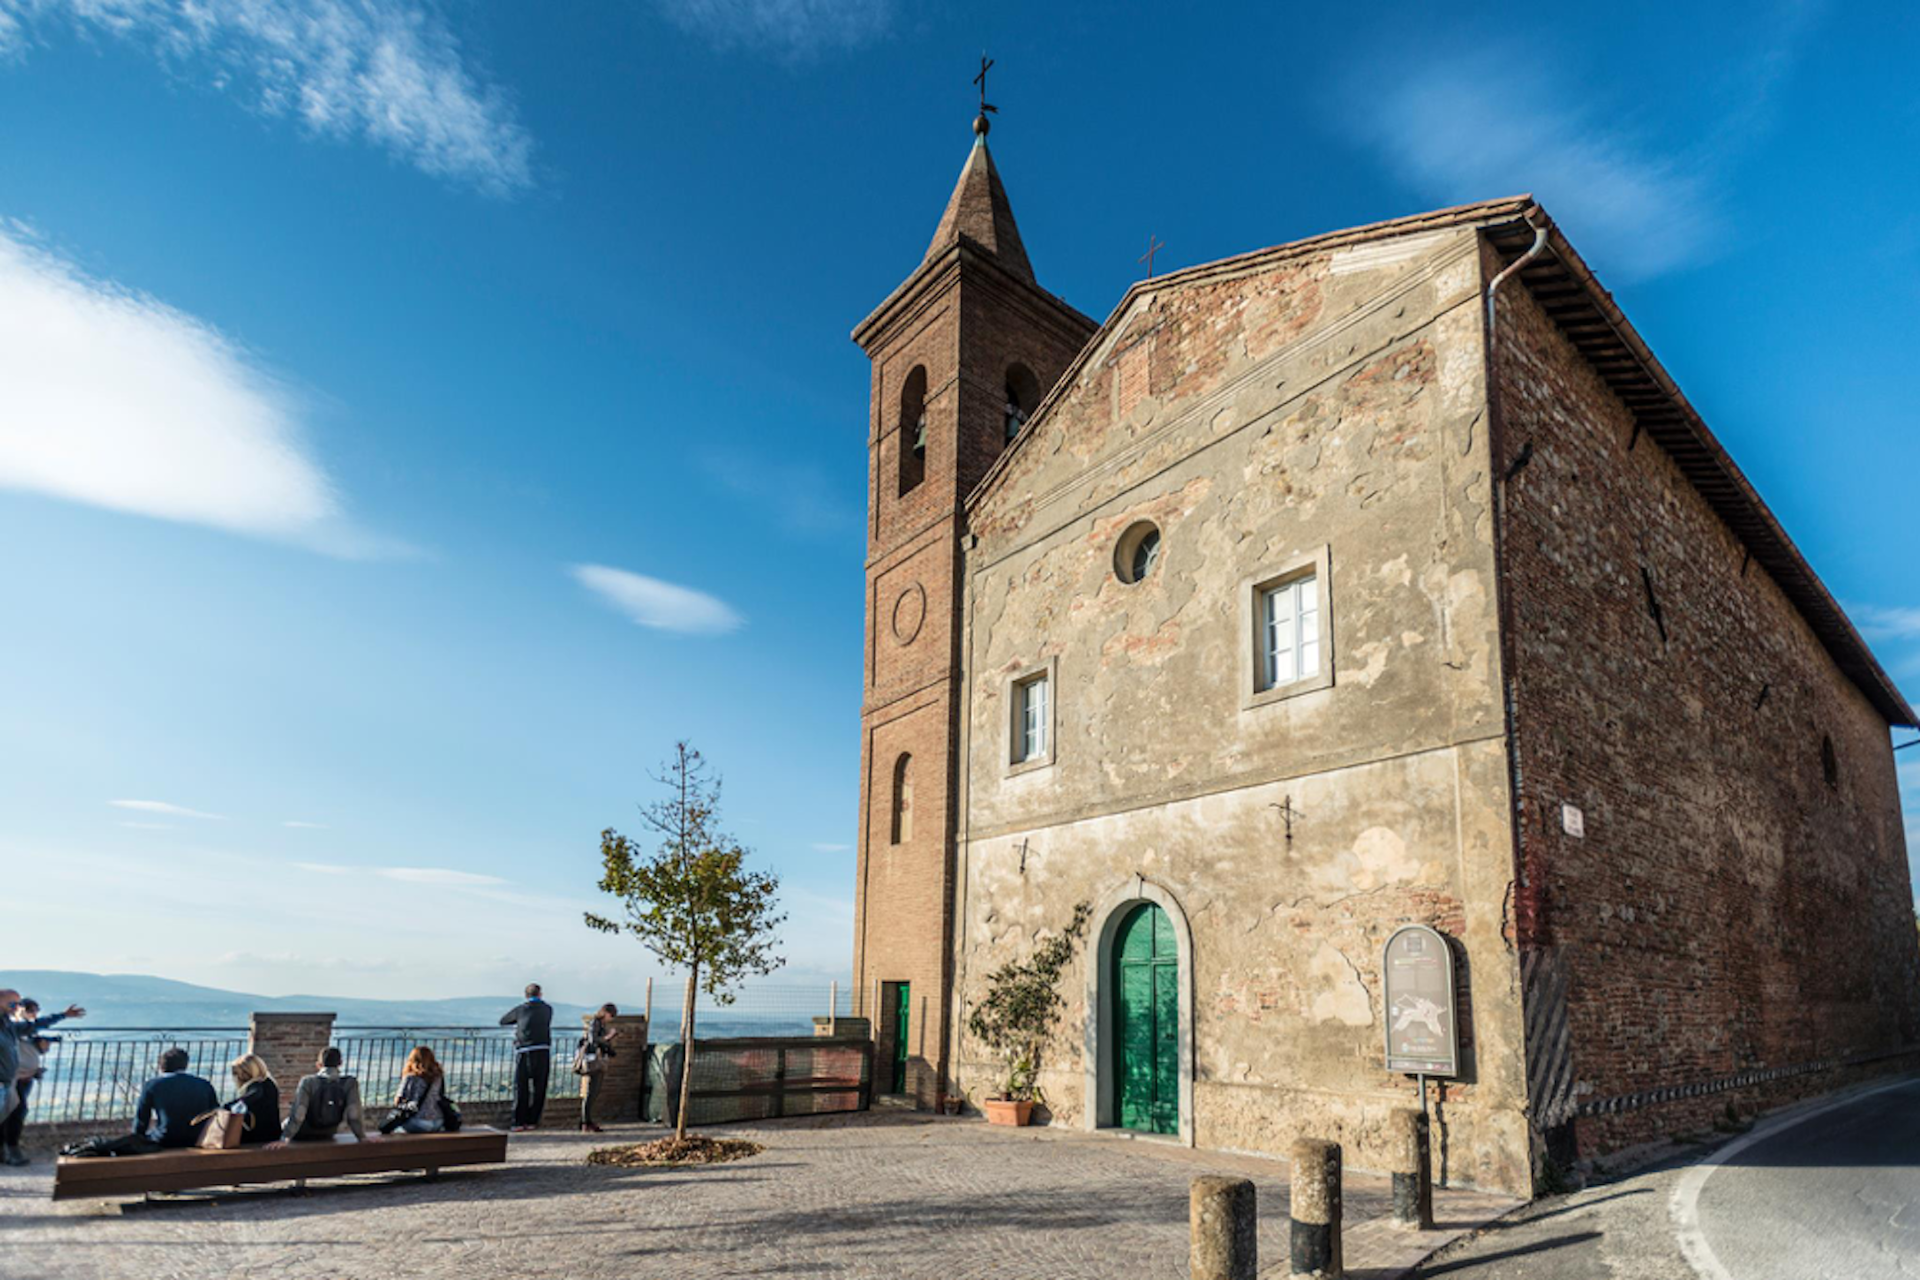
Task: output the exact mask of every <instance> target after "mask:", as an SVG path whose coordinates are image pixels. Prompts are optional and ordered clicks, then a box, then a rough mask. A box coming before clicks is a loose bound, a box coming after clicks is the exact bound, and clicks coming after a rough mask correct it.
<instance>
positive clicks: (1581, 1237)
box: [1413, 1231, 1602, 1280]
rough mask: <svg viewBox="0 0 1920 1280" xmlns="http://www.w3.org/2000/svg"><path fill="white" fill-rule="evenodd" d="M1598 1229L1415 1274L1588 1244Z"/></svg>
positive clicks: (1424, 1268)
mask: <svg viewBox="0 0 1920 1280" xmlns="http://www.w3.org/2000/svg"><path fill="white" fill-rule="evenodd" d="M1601 1234H1602V1233H1601V1232H1598V1231H1576V1232H1574V1233H1573V1234H1572V1235H1564V1236H1554V1237H1553V1238H1552V1239H1550V1240H1539V1241H1536V1242H1534V1243H1533V1244H1528V1245H1521V1246H1520V1247H1519V1248H1516V1249H1502V1250H1500V1251H1499V1252H1498V1253H1481V1254H1475V1255H1474V1256H1473V1257H1471V1258H1460V1259H1458V1260H1456V1261H1453V1262H1442V1263H1439V1264H1437V1265H1433V1266H1421V1267H1417V1268H1415V1269H1414V1272H1413V1274H1414V1275H1415V1276H1416V1277H1421V1278H1422V1280H1424V1278H1425V1277H1427V1276H1443V1275H1446V1274H1447V1273H1448V1272H1450V1271H1464V1270H1466V1269H1467V1268H1468V1267H1484V1266H1486V1265H1487V1264H1488V1263H1489V1262H1504V1261H1506V1260H1508V1259H1510V1258H1524V1257H1527V1256H1528V1255H1530V1254H1535V1253H1544V1252H1546V1251H1547V1250H1548V1249H1564V1248H1566V1247H1567V1246H1569V1245H1576V1244H1586V1243H1588V1242H1589V1241H1592V1240H1598V1239H1599V1238H1600V1236H1601Z"/></svg>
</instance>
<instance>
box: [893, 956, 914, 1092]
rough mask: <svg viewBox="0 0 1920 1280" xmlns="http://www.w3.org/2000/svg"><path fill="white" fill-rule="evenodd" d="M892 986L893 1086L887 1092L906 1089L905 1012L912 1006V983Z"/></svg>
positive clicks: (904, 1090)
mask: <svg viewBox="0 0 1920 1280" xmlns="http://www.w3.org/2000/svg"><path fill="white" fill-rule="evenodd" d="M887 985H888V986H890V987H892V988H893V1087H892V1088H890V1089H889V1090H888V1092H889V1093H905V1092H906V1091H907V1012H908V1011H909V1010H910V1009H912V1008H913V984H912V983H910V982H890V983H888V984H887Z"/></svg>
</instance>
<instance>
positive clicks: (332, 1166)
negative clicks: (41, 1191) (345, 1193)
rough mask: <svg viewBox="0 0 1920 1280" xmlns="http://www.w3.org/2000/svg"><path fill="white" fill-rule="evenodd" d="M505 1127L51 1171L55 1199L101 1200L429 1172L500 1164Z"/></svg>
mask: <svg viewBox="0 0 1920 1280" xmlns="http://www.w3.org/2000/svg"><path fill="white" fill-rule="evenodd" d="M506 1158H507V1134H506V1131H505V1130H503V1129H489V1128H486V1127H484V1126H473V1127H470V1128H466V1129H462V1130H461V1131H460V1132H458V1133H409V1134H399V1133H397V1134H394V1135H393V1136H392V1137H389V1138H383V1139H381V1140H380V1141H379V1142H355V1141H354V1140H353V1139H352V1138H350V1137H348V1136H347V1135H345V1134H339V1135H336V1136H335V1137H334V1138H333V1140H332V1141H330V1142H295V1143H291V1144H289V1145H287V1146H285V1147H282V1148H280V1149H279V1150H277V1151H269V1150H267V1148H266V1147H265V1145H264V1144H263V1145H260V1146H247V1147H236V1148H234V1149H233V1150H231V1151H205V1150H201V1149H200V1148H198V1147H188V1148H184V1149H182V1150H179V1151H156V1152H154V1153H152V1154H151V1155H144V1156H111V1157H107V1156H98V1157H85V1156H62V1157H60V1163H59V1165H58V1166H57V1167H56V1168H55V1169H54V1174H53V1198H54V1199H55V1200H86V1199H100V1198H102V1197H107V1196H126V1195H140V1194H142V1193H145V1192H149V1191H190V1190H195V1189H198V1188H202V1187H234V1186H241V1185H243V1184H248V1183H260V1182H289V1181H292V1182H302V1183H304V1182H305V1181H306V1180H307V1179H309V1178H339V1177H344V1176H346V1175H348V1174H355V1173H402V1172H407V1171H411V1170H415V1169H418V1170H422V1171H424V1172H425V1173H427V1174H429V1175H431V1174H436V1173H438V1172H440V1170H442V1169H445V1168H449V1167H451V1166H453V1165H469V1164H502V1163H505V1161H506Z"/></svg>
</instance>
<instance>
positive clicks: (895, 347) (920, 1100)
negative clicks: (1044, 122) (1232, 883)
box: [853, 111, 1097, 1107]
mask: <svg viewBox="0 0 1920 1280" xmlns="http://www.w3.org/2000/svg"><path fill="white" fill-rule="evenodd" d="M973 129H974V142H973V149H972V151H971V152H970V153H969V154H968V156H967V161H966V164H965V166H963V167H962V168H961V170H960V181H959V182H958V183H956V184H955V186H954V189H953V196H952V198H951V199H949V200H948V201H947V207H946V212H944V213H943V214H941V216H940V224H939V226H938V227H936V228H935V230H934V233H933V243H932V244H931V245H930V246H928V248H927V254H926V257H925V258H924V259H923V260H922V261H921V263H920V265H919V267H918V268H916V269H915V270H914V272H913V274H912V275H910V276H908V277H907V279H906V281H905V283H903V284H902V285H901V286H900V287H899V288H897V289H895V290H894V291H893V293H892V294H891V295H890V296H889V297H888V298H887V300H886V301H885V302H882V303H881V304H880V306H879V307H878V308H877V309H876V310H875V311H874V312H873V314H872V315H870V316H868V317H867V318H866V319H865V320H863V321H861V323H860V325H859V327H858V328H856V329H855V330H854V331H853V340H854V341H855V342H856V343H858V344H859V345H860V348H861V349H862V350H863V351H865V352H866V353H867V357H868V359H870V360H871V361H872V362H873V390H872V394H871V397H870V404H869V408H868V430H867V460H868V465H867V629H866V683H865V692H864V697H863V699H862V705H861V716H860V729H861V739H860V846H859V847H860V853H859V871H858V878H857V882H856V885H855V890H854V942H853V972H854V992H855V1008H854V1012H855V1013H856V1015H859V1016H862V1017H867V1018H870V1019H872V1022H873V1034H874V1040H875V1042H876V1054H875V1061H874V1074H875V1081H874V1088H875V1092H877V1093H881V1094H898V1095H902V1096H905V1097H909V1098H911V1099H912V1100H913V1101H914V1103H915V1104H916V1105H918V1106H922V1107H928V1106H934V1105H937V1102H938V1099H939V1097H940V1095H942V1094H943V1093H945V1092H946V1091H947V1088H948V1083H949V1080H950V1073H949V1052H950V1047H951V1044H952V1038H953V1032H954V1025H953V1024H954V1016H955V1010H954V1009H953V1007H952V1001H951V995H952V975H953V937H954V930H953V911H954V904H955V892H954V874H955V857H954V850H955V832H956V830H957V828H958V826H959V820H960V803H961V789H960V783H961V779H960V777H959V769H960V762H959V742H960V716H961V714H962V709H963V707H964V705H965V704H964V699H963V698H962V695H961V688H960V674H961V653H962V643H963V637H962V634H961V632H962V618H963V616H964V611H963V609H962V598H963V597H962V592H963V590H964V577H963V543H964V539H965V537H966V533H967V528H966V511H965V503H966V499H967V495H968V493H969V492H970V491H971V490H972V489H973V487H974V486H975V485H976V484H978V483H979V482H980V480H981V478H982V477H983V476H985V475H986V472H987V469H988V468H989V467H991V466H992V465H993V462H994V460H995V459H996V458H998V457H999V456H1000V455H1001V453H1002V452H1004V451H1005V449H1006V448H1007V447H1008V445H1009V444H1010V443H1011V441H1012V440H1013V439H1014V437H1015V436H1016V435H1018V434H1019V432H1020V430H1021V428H1022V427H1023V425H1024V424H1025V421H1026V418H1027V416H1028V415H1029V414H1031V413H1032V412H1033V411H1034V409H1035V408H1036V407H1038V405H1039V403H1040V400H1041V398H1042V396H1044V394H1045V393H1046V392H1047V391H1048V390H1049V389H1050V388H1051V387H1052V386H1053V384H1054V382H1055V381H1056V380H1057V379H1058V378H1059V377H1060V375H1061V373H1062V372H1064V371H1065V369H1066V367H1067V365H1068V364H1069V362H1071V361H1072V359H1073V358H1074V356H1075V355H1076V354H1078V353H1079V350H1080V348H1081V346H1082V345H1084V344H1085V342H1086V340H1087V339H1088V338H1089V337H1090V336H1091V335H1092V333H1093V331H1094V329H1095V328H1096V327H1097V326H1096V325H1095V324H1094V322H1093V321H1092V320H1089V319H1088V318H1087V317H1086V316H1083V315H1081V314H1080V313H1079V312H1078V311H1075V310H1074V309H1073V308H1072V307H1070V306H1068V305H1067V304H1066V303H1065V302H1063V301H1061V300H1060V299H1059V298H1056V297H1054V296H1053V295H1052V294H1050V293H1048V292H1046V291H1045V290H1044V289H1042V288H1041V287H1040V286H1039V284H1038V282H1036V281H1035V280H1034V276H1033V268H1032V266H1031V265H1030V264H1029V263H1028V262H1027V253H1026V249H1025V248H1024V247H1023V246H1022V245H1021V243H1020V232H1019V229H1018V228H1017V227H1015V226H1014V222H1013V208H1012V206H1011V205H1010V204H1009V203H1008V201H1007V193H1006V189H1005V188H1004V187H1003V186H1002V185H1001V183H1000V174H999V171H998V170H997V169H995V167H994V163H993V156H992V154H991V153H990V152H989V151H988V150H987V130H988V123H987V119H986V114H985V112H984V111H983V112H982V113H981V115H980V118H979V119H977V120H975V121H974V126H973Z"/></svg>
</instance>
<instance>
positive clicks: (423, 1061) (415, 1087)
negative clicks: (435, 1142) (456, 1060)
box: [380, 1044, 447, 1133]
mask: <svg viewBox="0 0 1920 1280" xmlns="http://www.w3.org/2000/svg"><path fill="white" fill-rule="evenodd" d="M446 1086H447V1080H446V1072H444V1071H442V1070H441V1069H440V1060H439V1059H438V1058H436V1057H434V1055H433V1050H432V1049H431V1048H430V1047H428V1046H427V1045H424V1044H422V1045H415V1046H414V1049H413V1052H412V1053H409V1054H408V1055H407V1065H406V1066H405V1067H403V1068H401V1071H400V1092H399V1094H398V1095H396V1096H395V1098H394V1100H393V1110H391V1111H389V1112H388V1113H387V1119H386V1122H385V1123H384V1124H382V1125H381V1126H380V1131H381V1132H382V1133H392V1132H393V1131H394V1130H395V1129H398V1130H399V1131H400V1132H402V1133H439V1132H441V1131H442V1130H444V1129H445V1128H446V1127H447V1113H446V1106H445V1103H446Z"/></svg>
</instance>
